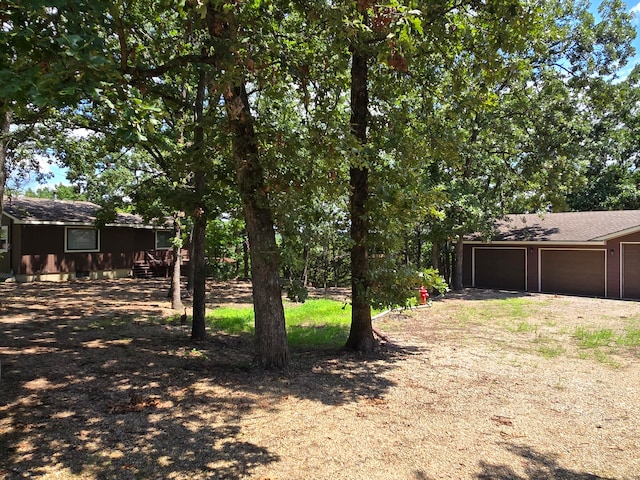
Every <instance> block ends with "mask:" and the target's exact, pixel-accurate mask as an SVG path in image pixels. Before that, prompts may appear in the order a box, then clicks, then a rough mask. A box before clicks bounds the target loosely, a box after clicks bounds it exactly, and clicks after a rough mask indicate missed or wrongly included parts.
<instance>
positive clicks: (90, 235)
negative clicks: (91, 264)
mask: <svg viewBox="0 0 640 480" xmlns="http://www.w3.org/2000/svg"><path fill="white" fill-rule="evenodd" d="M64 233H65V242H64V246H65V251H66V252H99V251H100V232H99V231H98V230H97V229H95V228H72V227H67V228H65V230H64Z"/></svg>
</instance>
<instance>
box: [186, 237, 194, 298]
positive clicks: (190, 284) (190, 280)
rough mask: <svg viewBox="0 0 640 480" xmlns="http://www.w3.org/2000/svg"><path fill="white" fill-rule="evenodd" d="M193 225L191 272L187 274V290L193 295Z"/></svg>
mask: <svg viewBox="0 0 640 480" xmlns="http://www.w3.org/2000/svg"><path fill="white" fill-rule="evenodd" d="M192 258H193V225H192V226H191V231H190V232H189V272H188V275H187V292H188V293H189V295H191V296H192V297H193V263H192Z"/></svg>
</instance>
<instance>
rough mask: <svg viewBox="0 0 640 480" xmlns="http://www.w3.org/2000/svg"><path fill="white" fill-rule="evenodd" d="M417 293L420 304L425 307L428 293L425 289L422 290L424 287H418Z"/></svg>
mask: <svg viewBox="0 0 640 480" xmlns="http://www.w3.org/2000/svg"><path fill="white" fill-rule="evenodd" d="M419 292H420V304H421V305H426V304H427V299H428V298H429V292H427V289H426V288H424V285H422V286H421V287H420V290H419Z"/></svg>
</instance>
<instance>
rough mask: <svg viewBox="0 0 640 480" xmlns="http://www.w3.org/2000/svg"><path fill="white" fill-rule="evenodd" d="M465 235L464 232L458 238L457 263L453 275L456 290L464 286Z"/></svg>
mask: <svg viewBox="0 0 640 480" xmlns="http://www.w3.org/2000/svg"><path fill="white" fill-rule="evenodd" d="M463 240H464V236H463V235H462V234H460V235H458V239H457V240H456V260H455V262H456V265H455V273H454V275H453V289H454V290H455V291H460V290H462V289H463V288H464V286H463V285H462V252H463V247H464V243H463Z"/></svg>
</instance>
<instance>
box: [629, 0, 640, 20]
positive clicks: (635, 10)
mask: <svg viewBox="0 0 640 480" xmlns="http://www.w3.org/2000/svg"><path fill="white" fill-rule="evenodd" d="M629 13H631V15H633V22H634V23H636V24H638V23H640V2H638V3H637V4H636V5H635V7H631V10H629Z"/></svg>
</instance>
